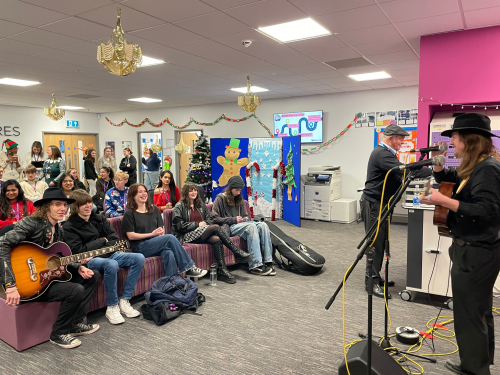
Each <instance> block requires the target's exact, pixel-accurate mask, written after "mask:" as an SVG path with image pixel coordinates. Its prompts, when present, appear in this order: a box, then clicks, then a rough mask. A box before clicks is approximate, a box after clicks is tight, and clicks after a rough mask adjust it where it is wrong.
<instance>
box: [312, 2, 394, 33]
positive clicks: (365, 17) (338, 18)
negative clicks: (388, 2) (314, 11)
mask: <svg viewBox="0 0 500 375" xmlns="http://www.w3.org/2000/svg"><path fill="white" fill-rule="evenodd" d="M315 19H316V21H318V22H319V23H320V24H322V25H323V26H324V27H326V28H327V29H328V30H330V31H331V32H332V33H339V32H341V31H350V30H356V29H365V28H369V27H373V26H379V25H387V24H389V23H390V22H389V20H388V19H387V17H386V16H385V15H384V13H383V12H382V11H381V10H380V9H379V7H378V6H376V5H372V6H367V7H363V8H358V9H351V10H346V11H343V12H338V13H330V14H326V15H323V16H317V17H315Z"/></svg>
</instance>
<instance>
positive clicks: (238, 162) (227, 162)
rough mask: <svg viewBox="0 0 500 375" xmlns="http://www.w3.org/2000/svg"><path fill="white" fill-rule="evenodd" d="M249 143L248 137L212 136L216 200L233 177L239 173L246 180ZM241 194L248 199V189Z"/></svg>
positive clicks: (211, 151)
mask: <svg viewBox="0 0 500 375" xmlns="http://www.w3.org/2000/svg"><path fill="white" fill-rule="evenodd" d="M290 138H295V137H290ZM298 138H299V139H300V137H298ZM248 145H249V139H248V138H240V139H238V138H210V153H211V155H210V160H211V163H212V188H213V194H212V197H213V199H214V200H215V197H216V196H217V194H220V193H223V192H224V190H225V189H226V187H227V183H228V181H229V179H230V178H231V177H233V176H238V175H239V176H241V178H242V179H243V181H245V169H246V166H247V164H248V162H249V160H248V153H249V152H248ZM241 195H242V196H243V199H248V194H247V191H246V189H243V190H242V191H241Z"/></svg>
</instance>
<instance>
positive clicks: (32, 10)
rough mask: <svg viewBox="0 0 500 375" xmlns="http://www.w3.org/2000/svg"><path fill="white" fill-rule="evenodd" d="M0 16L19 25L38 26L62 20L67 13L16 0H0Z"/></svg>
mask: <svg viewBox="0 0 500 375" xmlns="http://www.w3.org/2000/svg"><path fill="white" fill-rule="evenodd" d="M0 10H1V13H0V17H1V18H2V19H3V20H6V21H11V22H16V23H19V24H21V25H26V26H32V27H38V26H42V25H45V24H47V23H50V22H55V21H58V20H62V19H64V18H66V17H67V15H65V14H62V13H59V12H54V11H52V10H48V9H44V8H40V7H38V6H35V5H31V4H27V3H23V2H20V1H17V0H0Z"/></svg>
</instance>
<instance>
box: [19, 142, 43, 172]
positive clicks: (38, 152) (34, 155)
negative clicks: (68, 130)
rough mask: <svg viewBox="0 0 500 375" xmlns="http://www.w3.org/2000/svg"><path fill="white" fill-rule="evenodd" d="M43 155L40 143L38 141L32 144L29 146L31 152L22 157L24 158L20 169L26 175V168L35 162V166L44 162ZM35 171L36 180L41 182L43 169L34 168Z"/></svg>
mask: <svg viewBox="0 0 500 375" xmlns="http://www.w3.org/2000/svg"><path fill="white" fill-rule="evenodd" d="M45 158H46V157H45V154H44V153H43V147H42V143H41V142H39V141H35V142H33V144H32V145H31V151H29V152H27V153H26V155H24V158H23V160H22V162H21V167H22V168H23V170H24V171H25V173H26V168H28V165H30V164H32V163H33V162H35V163H36V164H38V163H42V162H44V161H45ZM36 169H37V179H38V180H41V179H43V168H42V167H41V166H40V165H37V166H36Z"/></svg>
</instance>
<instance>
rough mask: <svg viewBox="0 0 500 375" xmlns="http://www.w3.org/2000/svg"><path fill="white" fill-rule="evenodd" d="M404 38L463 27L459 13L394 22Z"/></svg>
mask: <svg viewBox="0 0 500 375" xmlns="http://www.w3.org/2000/svg"><path fill="white" fill-rule="evenodd" d="M394 26H396V27H397V29H398V30H399V31H400V32H401V34H403V36H404V37H405V38H413V37H418V36H421V35H429V34H435V33H441V32H447V31H451V30H460V29H463V23H462V16H461V15H460V13H450V14H444V15H440V16H434V17H428V18H421V19H418V20H411V21H405V22H398V23H396V24H394Z"/></svg>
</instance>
